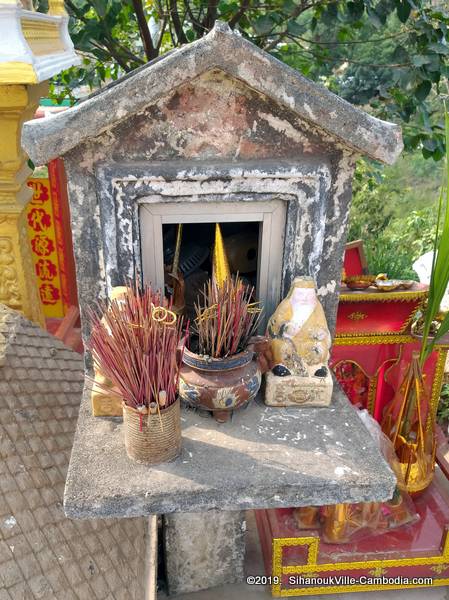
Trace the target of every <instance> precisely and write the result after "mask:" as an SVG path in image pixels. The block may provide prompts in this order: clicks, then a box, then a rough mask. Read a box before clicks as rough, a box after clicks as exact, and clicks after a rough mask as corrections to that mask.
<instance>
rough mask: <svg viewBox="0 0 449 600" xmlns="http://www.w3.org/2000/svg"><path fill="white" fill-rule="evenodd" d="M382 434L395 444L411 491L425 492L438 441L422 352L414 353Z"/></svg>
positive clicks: (384, 423)
mask: <svg viewBox="0 0 449 600" xmlns="http://www.w3.org/2000/svg"><path fill="white" fill-rule="evenodd" d="M382 431H383V432H384V433H385V434H386V435H387V436H388V437H389V438H390V440H391V441H392V443H393V445H394V449H395V451H396V455H397V457H398V459H399V464H400V467H401V472H402V475H403V477H404V481H405V487H406V490H407V492H408V493H409V494H412V495H417V494H419V493H421V492H423V491H424V490H425V489H426V488H427V487H428V486H429V485H430V483H431V482H432V478H433V475H434V470H435V449H436V442H435V432H434V419H433V415H432V411H431V409H430V391H429V389H428V386H427V385H426V382H425V381H424V376H423V373H422V369H421V365H420V362H419V353H418V352H414V353H413V356H412V360H411V363H410V365H409V366H408V369H407V372H406V374H405V377H404V379H403V381H402V383H401V385H400V386H399V389H398V390H397V392H396V394H395V396H394V398H393V400H391V402H390V403H389V404H387V406H386V407H385V411H384V414H383V419H382Z"/></svg>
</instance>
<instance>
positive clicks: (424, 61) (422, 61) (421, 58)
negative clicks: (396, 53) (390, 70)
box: [412, 54, 432, 67]
mask: <svg viewBox="0 0 449 600" xmlns="http://www.w3.org/2000/svg"><path fill="white" fill-rule="evenodd" d="M431 62H432V58H431V57H430V56H425V55H423V54H417V55H415V56H412V63H413V64H414V65H415V67H422V66H423V65H428V64H429V63H431Z"/></svg>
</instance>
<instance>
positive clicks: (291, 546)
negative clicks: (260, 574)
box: [255, 473, 449, 597]
mask: <svg viewBox="0 0 449 600" xmlns="http://www.w3.org/2000/svg"><path fill="white" fill-rule="evenodd" d="M415 506H416V510H417V512H418V514H419V515H420V520H419V521H418V522H416V523H414V524H413V525H407V526H405V527H402V528H399V529H396V530H394V531H391V532H388V533H383V534H381V535H372V536H369V537H365V538H363V539H361V540H360V541H358V542H355V543H351V544H326V543H324V542H323V541H322V540H320V537H319V534H318V533H316V532H314V531H313V530H312V531H304V530H303V531H301V530H299V529H298V528H297V525H296V523H295V519H294V517H293V509H292V508H286V509H269V510H257V511H255V514H256V521H257V526H258V530H259V537H260V541H261V545H262V552H263V556H264V561H265V569H266V574H267V579H269V582H270V584H271V590H272V595H273V596H276V597H284V596H305V595H313V594H331V593H343V592H356V591H366V592H368V591H373V590H388V589H396V588H406V587H410V588H412V587H426V586H441V585H448V584H449V537H448V535H447V524H448V523H449V494H448V491H447V483H446V481H445V480H444V478H443V476H442V475H441V473H439V474H437V476H436V477H435V479H434V481H433V483H432V485H431V486H430V487H429V488H428V490H427V491H426V492H425V493H424V495H422V496H421V497H420V498H419V499H418V500H416V502H415ZM270 578H271V579H270ZM402 578H408V579H409V583H405V581H404V580H403V579H402ZM308 580H309V581H308Z"/></svg>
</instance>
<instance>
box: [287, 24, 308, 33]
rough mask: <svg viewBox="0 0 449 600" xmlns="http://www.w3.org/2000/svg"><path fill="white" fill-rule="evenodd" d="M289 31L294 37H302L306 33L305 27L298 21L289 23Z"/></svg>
mask: <svg viewBox="0 0 449 600" xmlns="http://www.w3.org/2000/svg"><path fill="white" fill-rule="evenodd" d="M287 31H288V33H291V35H293V36H295V35H302V34H303V33H304V26H303V25H300V24H299V23H297V22H296V21H289V22H288V23H287Z"/></svg>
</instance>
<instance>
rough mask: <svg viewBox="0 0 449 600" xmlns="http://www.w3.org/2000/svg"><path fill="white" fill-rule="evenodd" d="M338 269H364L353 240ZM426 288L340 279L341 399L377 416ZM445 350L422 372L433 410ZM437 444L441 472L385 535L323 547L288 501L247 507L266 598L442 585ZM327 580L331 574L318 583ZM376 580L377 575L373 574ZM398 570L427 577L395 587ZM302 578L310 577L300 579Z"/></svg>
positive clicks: (442, 491)
mask: <svg viewBox="0 0 449 600" xmlns="http://www.w3.org/2000/svg"><path fill="white" fill-rule="evenodd" d="M344 269H345V273H346V275H348V276H349V275H356V274H360V273H361V272H364V271H366V263H365V261H364V256H363V252H362V253H361V245H360V242H356V243H353V244H351V247H350V248H348V249H347V253H346V257H345V263H344ZM426 294H427V286H425V285H423V284H419V283H416V284H414V285H413V286H412V288H411V289H409V290H400V291H394V292H381V291H378V290H376V289H374V288H369V290H368V291H363V292H359V291H352V290H349V289H348V288H347V287H346V286H344V285H342V291H341V294H340V302H339V307H338V313H337V327H336V336H335V339H334V344H333V348H332V355H331V361H330V366H331V368H332V369H333V371H334V373H335V375H336V378H337V380H338V381H339V383H340V385H341V386H342V388H343V390H344V391H345V392H346V394H347V396H348V398H349V399H350V400H351V402H352V403H353V404H354V405H356V406H358V407H359V408H366V409H367V410H368V411H369V412H370V414H371V415H373V417H374V418H375V419H376V420H378V421H379V420H380V419H381V417H382V413H383V409H384V407H385V405H386V404H387V403H388V402H389V401H390V400H391V399H392V398H393V396H394V392H395V390H396V389H397V387H398V386H399V384H400V382H401V381H402V378H403V376H404V374H405V370H406V369H407V366H408V363H409V361H410V358H411V356H412V352H413V350H415V349H417V348H418V347H419V341H418V340H416V339H415V338H414V337H413V336H412V335H411V333H410V323H411V321H412V319H413V316H414V315H415V313H416V311H417V310H418V309H419V308H420V307H421V305H422V303H423V302H424V301H425V298H426ZM448 348H449V347H448V346H438V348H437V349H436V350H435V351H434V352H433V353H432V355H431V356H430V357H429V359H428V361H427V363H426V366H425V370H424V371H425V377H426V381H427V384H428V385H429V386H430V388H431V411H432V414H433V415H435V414H436V410H437V407H438V402H439V396H440V391H441V385H442V380H443V375H444V366H445V362H446V356H447V352H448ZM441 448H442V446H440V449H441ZM447 448H449V445H446V446H445V450H444V453H443V452H442V451H441V450H440V451H438V452H437V460H439V461H440V463H441V466H442V469H443V471H442V472H441V471H440V472H438V473H437V476H436V477H435V480H434V482H433V483H432V485H431V486H430V488H429V489H428V490H427V491H426V492H425V494H424V495H422V496H421V497H420V498H419V499H417V500H416V503H415V504H416V509H417V512H418V514H419V515H420V520H419V521H418V522H417V523H414V524H412V525H407V526H404V527H401V528H398V529H396V530H394V531H391V532H388V533H382V534H379V535H376V536H370V537H365V538H364V539H362V540H361V541H359V542H351V543H350V544H327V543H325V542H324V541H323V540H321V539H320V534H319V532H318V531H313V530H312V531H310V530H300V529H298V526H297V525H296V523H295V520H294V517H293V508H291V509H271V510H259V511H256V520H257V525H258V530H259V537H260V541H261V545H262V551H263V555H264V561H265V567H266V574H267V578H268V579H269V583H270V584H271V589H272V594H273V596H301V595H314V594H329V593H340V592H349V591H369V590H387V589H395V588H404V587H419V586H429V585H448V584H449V537H447V531H446V529H447V527H448V526H449V493H448V492H447V488H448V485H449V484H448V482H447V480H446V478H445V477H447V476H448V475H449V463H448V461H447V460H446V457H447V456H449V451H448V450H447ZM443 454H444V456H443ZM328 577H333V579H328V580H326V579H325V578H328ZM382 577H386V578H387V580H382V579H379V578H382ZM399 577H408V578H410V579H412V578H420V577H421V578H431V579H428V580H424V579H423V580H422V582H419V583H408V584H405V583H404V581H403V580H400V579H399ZM307 578H308V579H310V580H311V579H314V581H312V582H309V583H307ZM376 578H377V579H376ZM320 581H321V583H320ZM420 581H421V580H420Z"/></svg>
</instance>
